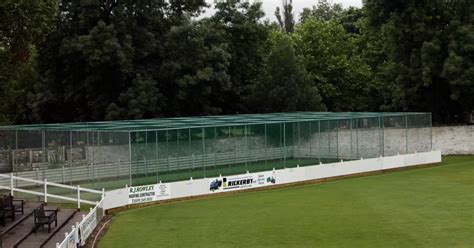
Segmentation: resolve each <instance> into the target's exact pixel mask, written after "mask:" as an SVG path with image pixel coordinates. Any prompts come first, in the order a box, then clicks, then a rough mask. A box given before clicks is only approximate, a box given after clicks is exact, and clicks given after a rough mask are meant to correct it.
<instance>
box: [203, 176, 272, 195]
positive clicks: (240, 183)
mask: <svg viewBox="0 0 474 248" xmlns="http://www.w3.org/2000/svg"><path fill="white" fill-rule="evenodd" d="M276 181H277V178H276V176H275V171H264V172H258V173H251V174H245V175H236V176H225V177H216V178H211V179H209V191H210V192H225V191H233V190H242V189H249V188H257V187H263V186H268V185H271V184H275V183H276Z"/></svg>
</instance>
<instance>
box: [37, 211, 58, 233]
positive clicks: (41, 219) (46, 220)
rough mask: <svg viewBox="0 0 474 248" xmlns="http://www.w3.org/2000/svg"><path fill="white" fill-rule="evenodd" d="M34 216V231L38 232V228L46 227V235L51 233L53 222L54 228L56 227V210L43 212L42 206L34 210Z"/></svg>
mask: <svg viewBox="0 0 474 248" xmlns="http://www.w3.org/2000/svg"><path fill="white" fill-rule="evenodd" d="M34 214H35V227H34V231H35V232H36V230H38V227H39V226H41V227H43V226H44V225H48V233H49V232H51V224H53V222H54V223H55V225H56V226H58V210H57V209H54V210H45V209H44V207H43V205H41V207H39V208H36V209H35V211H34Z"/></svg>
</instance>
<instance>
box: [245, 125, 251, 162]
mask: <svg viewBox="0 0 474 248" xmlns="http://www.w3.org/2000/svg"><path fill="white" fill-rule="evenodd" d="M244 137H245V146H246V148H247V156H246V158H245V171H249V168H248V159H249V156H250V150H249V142H248V139H247V125H244Z"/></svg>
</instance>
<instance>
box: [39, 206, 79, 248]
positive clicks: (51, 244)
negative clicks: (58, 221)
mask: <svg viewBox="0 0 474 248" xmlns="http://www.w3.org/2000/svg"><path fill="white" fill-rule="evenodd" d="M83 214H87V213H84V212H77V213H76V214H75V215H74V216H73V217H72V218H71V220H69V221H68V222H67V223H66V224H65V225H64V226H63V227H62V228H61V229H59V230H58V232H56V233H55V234H54V235H53V236H52V237H51V239H49V240H48V241H47V242H46V243H44V244H43V247H45V248H56V243H61V242H62V241H63V240H64V234H65V233H69V232H71V230H72V226H76V223H79V222H81V220H82V215H83Z"/></svg>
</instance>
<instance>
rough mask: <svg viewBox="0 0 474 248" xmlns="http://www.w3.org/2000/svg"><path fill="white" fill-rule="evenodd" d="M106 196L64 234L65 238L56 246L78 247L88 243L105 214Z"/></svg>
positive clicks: (64, 247)
mask: <svg viewBox="0 0 474 248" xmlns="http://www.w3.org/2000/svg"><path fill="white" fill-rule="evenodd" d="M103 203H104V198H102V200H101V201H100V202H99V203H98V204H97V205H96V206H95V207H94V208H91V209H90V211H89V213H88V214H87V215H83V216H82V221H81V222H80V223H76V226H72V228H71V232H69V233H65V234H64V240H63V241H62V242H61V243H56V248H78V247H81V246H84V245H85V244H86V240H87V239H88V238H89V236H90V235H91V234H92V232H93V231H94V229H95V228H96V227H97V224H98V223H99V221H100V219H101V218H102V216H104V208H103Z"/></svg>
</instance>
